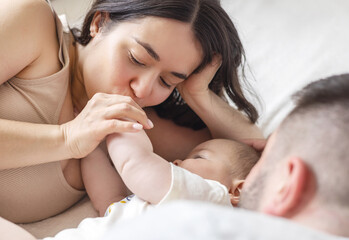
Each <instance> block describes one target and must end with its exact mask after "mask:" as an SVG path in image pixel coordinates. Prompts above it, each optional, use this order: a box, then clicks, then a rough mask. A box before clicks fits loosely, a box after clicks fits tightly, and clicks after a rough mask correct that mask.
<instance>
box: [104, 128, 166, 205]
mask: <svg viewBox="0 0 349 240" xmlns="http://www.w3.org/2000/svg"><path fill="white" fill-rule="evenodd" d="M107 146H108V152H109V155H110V157H111V159H112V161H113V163H114V165H115V167H116V169H117V171H118V172H119V174H120V176H121V178H122V179H123V181H124V183H125V184H126V186H127V187H128V188H129V189H130V191H131V192H133V193H134V194H135V195H137V196H138V197H139V198H141V199H143V200H145V201H148V202H150V203H153V204H156V203H158V202H159V201H160V200H161V199H162V198H163V197H164V196H165V194H166V193H167V192H168V190H169V188H170V185H171V166H170V163H169V162H167V161H166V160H165V159H163V158H162V157H160V156H159V155H157V154H155V153H154V152H153V147H152V144H151V142H150V140H149V138H148V137H147V135H146V134H145V132H144V131H140V132H137V133H122V134H118V133H117V134H113V135H110V136H108V137H107Z"/></svg>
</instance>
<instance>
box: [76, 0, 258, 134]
mask: <svg viewBox="0 0 349 240" xmlns="http://www.w3.org/2000/svg"><path fill="white" fill-rule="evenodd" d="M97 11H100V12H102V13H103V12H104V13H108V14H109V18H110V19H111V20H112V22H114V23H118V22H122V21H130V20H135V19H140V18H144V17H147V16H154V17H162V18H170V19H175V20H178V21H181V22H185V23H190V24H191V25H192V29H193V32H194V34H195V36H196V38H197V40H198V41H199V42H200V44H201V46H202V50H203V56H204V57H203V59H202V62H201V64H200V65H199V66H198V68H197V69H196V70H195V71H194V73H197V72H199V71H201V70H202V69H203V68H204V67H205V66H206V65H207V64H208V63H210V62H211V61H212V57H213V55H214V54H215V53H219V54H220V55H221V56H222V65H221V67H220V69H219V70H218V71H217V73H216V75H215V76H214V78H213V80H212V81H211V83H210V85H209V88H210V89H211V90H212V91H213V92H215V93H216V94H217V95H219V96H221V97H222V98H224V96H223V93H224V91H225V93H226V95H227V96H228V97H229V98H230V99H231V101H232V102H234V104H235V105H236V107H237V108H238V109H239V110H241V111H243V112H244V113H245V114H246V115H247V116H248V118H249V119H250V120H251V122H253V123H255V122H256V120H257V119H258V112H257V110H256V108H255V107H254V106H253V105H252V104H251V103H250V102H249V101H248V100H247V99H246V98H245V96H244V94H243V91H242V88H241V81H242V80H245V79H244V78H242V79H240V78H239V67H241V69H242V71H243V67H244V60H245V53H244V49H243V46H242V44H241V41H240V38H239V35H238V33H237V31H236V29H235V26H234V24H233V23H232V21H231V19H230V18H229V16H228V14H227V13H226V12H225V11H224V9H223V8H222V7H221V5H220V1H219V0H96V1H95V2H94V3H93V5H92V7H91V9H90V11H89V12H88V13H87V15H86V17H85V20H84V23H83V26H82V29H81V31H80V30H78V29H72V33H73V36H74V38H75V40H76V42H78V43H80V44H81V45H87V44H88V43H89V42H90V40H91V35H90V25H91V22H92V20H93V17H94V14H95V13H96V12H97ZM154 108H155V110H156V112H157V114H158V115H159V116H160V117H163V118H168V119H172V120H173V121H174V122H175V123H176V124H178V125H181V126H187V127H190V128H192V129H201V128H203V127H205V124H204V123H203V122H202V121H201V119H200V118H199V117H198V116H197V115H196V114H195V113H194V112H193V111H192V110H191V109H190V108H189V107H188V106H187V104H186V103H185V102H184V100H183V99H182V98H181V96H180V94H179V93H178V91H177V90H176V89H175V90H174V91H173V92H172V94H171V95H170V96H169V97H168V98H167V99H166V100H165V101H164V102H163V103H162V104H160V105H158V106H155V107H154Z"/></svg>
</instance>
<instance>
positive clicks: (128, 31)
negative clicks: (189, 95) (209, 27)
mask: <svg viewBox="0 0 349 240" xmlns="http://www.w3.org/2000/svg"><path fill="white" fill-rule="evenodd" d="M112 31H114V32H115V34H122V36H123V37H125V38H128V40H129V41H132V42H137V43H141V45H143V47H144V46H146V47H147V51H148V53H150V54H151V55H152V57H155V58H158V59H160V60H161V61H165V62H170V63H171V62H172V63H173V65H175V66H177V67H178V69H181V70H182V71H183V70H184V69H185V70H187V71H186V72H188V71H190V73H191V72H192V71H193V70H194V69H195V68H196V67H197V66H199V64H200V63H201V60H202V47H201V44H200V43H199V42H198V40H197V39H196V37H195V35H194V33H193V31H192V28H191V25H190V24H189V23H184V22H180V21H177V20H173V19H167V18H160V17H145V18H141V19H138V20H135V21H127V22H122V23H120V24H117V25H116V26H115V28H113V30H112ZM119 37H120V36H119ZM150 49H151V51H149V50H150Z"/></svg>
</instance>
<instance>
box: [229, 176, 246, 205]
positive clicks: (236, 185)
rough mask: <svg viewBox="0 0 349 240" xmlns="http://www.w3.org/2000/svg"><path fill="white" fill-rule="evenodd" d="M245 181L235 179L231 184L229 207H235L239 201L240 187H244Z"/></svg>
mask: <svg viewBox="0 0 349 240" xmlns="http://www.w3.org/2000/svg"><path fill="white" fill-rule="evenodd" d="M244 182H245V180H241V179H235V180H233V182H232V185H231V187H230V189H229V196H230V202H231V205H233V206H234V207H237V205H238V203H239V201H240V194H241V190H242V186H243V185H244Z"/></svg>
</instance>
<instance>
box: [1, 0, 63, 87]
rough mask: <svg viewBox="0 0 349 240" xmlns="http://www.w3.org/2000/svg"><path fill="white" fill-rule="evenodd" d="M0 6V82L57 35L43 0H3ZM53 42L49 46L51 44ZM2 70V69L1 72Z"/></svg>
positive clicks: (48, 8)
mask: <svg viewBox="0 0 349 240" xmlns="http://www.w3.org/2000/svg"><path fill="white" fill-rule="evenodd" d="M1 5H2V6H1V8H0V26H1V28H0V35H1V36H2V37H1V39H0V43H1V44H0V57H1V61H5V63H6V64H4V65H6V66H7V68H4V69H2V68H1V67H0V84H1V83H2V82H4V81H6V79H9V78H11V77H13V76H15V75H17V74H18V73H19V72H21V71H22V70H23V69H24V68H26V67H27V66H29V65H30V64H32V63H33V62H35V61H36V60H37V59H38V58H39V57H40V56H41V55H42V53H43V51H46V50H45V49H47V48H48V45H52V46H55V45H57V42H55V41H53V43H48V42H50V41H52V40H54V39H55V38H57V37H56V25H55V18H54V15H53V12H52V10H51V8H50V6H49V5H48V3H47V2H46V1H44V0H2V1H1ZM52 46H50V47H51V48H52ZM1 72H2V73H1Z"/></svg>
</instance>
